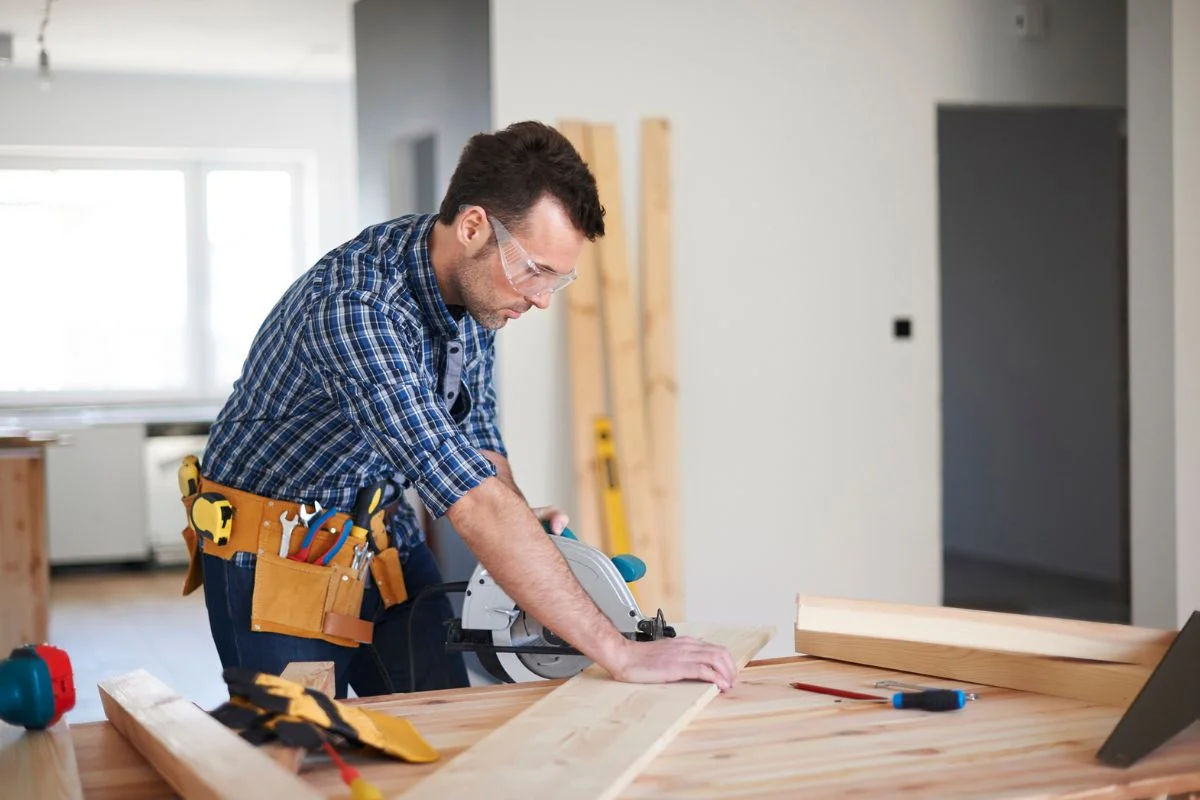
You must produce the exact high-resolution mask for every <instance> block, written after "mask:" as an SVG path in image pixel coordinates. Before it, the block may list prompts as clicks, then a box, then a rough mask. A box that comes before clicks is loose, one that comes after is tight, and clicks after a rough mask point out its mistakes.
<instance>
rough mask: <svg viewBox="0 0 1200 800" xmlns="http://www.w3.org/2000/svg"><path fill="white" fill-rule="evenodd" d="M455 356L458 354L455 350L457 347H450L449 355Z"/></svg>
mask: <svg viewBox="0 0 1200 800" xmlns="http://www.w3.org/2000/svg"><path fill="white" fill-rule="evenodd" d="M457 354H458V348H457V347H451V348H450V355H457Z"/></svg>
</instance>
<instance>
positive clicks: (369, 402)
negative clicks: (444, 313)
mask: <svg viewBox="0 0 1200 800" xmlns="http://www.w3.org/2000/svg"><path fill="white" fill-rule="evenodd" d="M300 346H301V347H302V348H304V350H305V351H306V356H307V358H308V363H309V364H310V366H311V368H312V369H313V370H314V371H315V373H316V374H317V376H318V377H319V379H320V380H321V382H322V384H323V385H324V387H325V390H326V391H327V392H328V393H329V396H330V397H332V398H333V399H334V400H335V401H336V402H337V403H338V405H339V407H340V409H341V410H342V412H343V413H344V414H345V415H346V416H347V417H348V418H349V419H350V420H351V422H352V423H353V424H354V425H355V426H356V428H357V429H358V431H359V432H360V433H361V434H362V436H363V437H364V438H365V439H366V440H367V442H369V443H370V445H371V447H373V448H374V449H375V450H376V452H378V453H379V454H381V455H382V456H384V457H386V458H387V459H388V460H389V462H390V463H391V464H392V465H393V466H394V467H395V468H396V470H397V471H398V472H399V473H400V474H402V475H403V476H404V477H405V478H407V479H408V480H409V481H410V482H411V483H412V484H413V486H414V487H415V488H416V490H417V493H418V495H419V496H420V497H421V500H422V501H423V502H424V503H425V505H426V507H427V508H428V509H429V511H430V513H431V514H433V515H434V516H435V517H442V516H444V515H445V513H446V512H447V511H448V510H449V509H450V507H451V506H452V505H454V504H455V503H456V502H458V500H459V499H460V498H461V497H462V496H463V495H465V494H466V493H467V492H469V491H470V490H471V489H473V488H474V487H475V486H478V485H479V484H480V483H482V482H483V481H484V480H485V479H487V478H489V477H491V476H493V475H495V474H496V469H495V466H494V465H493V464H492V463H491V462H490V461H488V459H486V458H485V457H484V456H483V455H482V454H481V453H480V452H479V449H478V445H476V444H475V443H473V441H472V440H471V438H470V437H468V436H467V435H466V434H464V433H463V431H461V430H460V429H459V428H458V427H457V426H456V425H455V424H454V421H453V420H452V419H451V418H450V416H449V414H448V413H447V412H446V410H445V408H444V406H443V405H442V403H441V402H440V399H439V397H438V396H437V394H436V393H435V391H434V389H433V387H432V386H427V385H425V384H424V382H422V381H421V380H420V374H419V371H418V369H417V367H416V363H417V362H416V358H415V356H414V354H413V352H412V351H411V350H410V347H411V346H412V345H411V344H410V342H409V337H407V336H406V335H405V329H404V324H403V322H402V321H401V320H400V319H399V318H398V317H397V316H396V315H395V312H394V311H393V310H392V309H390V308H389V307H388V306H387V304H385V303H384V302H383V301H382V300H381V299H380V298H379V297H378V296H376V295H373V294H371V293H369V292H363V291H344V292H339V293H336V294H332V295H328V296H325V297H322V298H321V299H320V300H319V301H318V302H317V304H316V306H315V308H314V309H313V313H312V315H311V316H310V317H309V319H308V321H307V323H306V324H305V325H304V328H303V333H302V342H301V345H300Z"/></svg>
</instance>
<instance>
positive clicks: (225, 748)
mask: <svg viewBox="0 0 1200 800" xmlns="http://www.w3.org/2000/svg"><path fill="white" fill-rule="evenodd" d="M98 688H99V689H100V701H101V703H102V704H103V706H104V714H105V716H107V717H108V720H109V722H111V723H112V725H113V727H114V728H116V729H117V730H118V731H120V733H121V735H122V736H124V737H125V738H126V739H127V740H128V741H129V743H130V744H132V745H133V746H134V748H136V749H137V751H138V752H139V753H141V754H142V757H143V758H145V759H146V760H147V761H149V762H150V764H151V765H152V766H153V767H154V768H155V769H156V770H157V771H158V773H159V774H160V775H162V777H163V779H164V780H165V781H166V782H167V783H169V784H170V785H171V787H172V788H173V789H174V790H175V791H176V792H178V793H179V794H180V796H182V797H183V798H185V800H191V798H204V800H209V798H211V800H218V798H222V799H224V798H228V799H229V800H238V799H239V798H246V800H251V798H263V797H267V798H284V797H287V798H312V799H313V800H316V799H317V798H322V797H324V794H323V793H321V792H318V791H316V790H315V789H314V788H312V787H311V786H309V785H308V784H307V783H305V782H304V781H303V780H301V779H300V778H299V777H298V776H296V775H293V774H292V773H291V772H289V771H288V770H287V769H286V768H284V767H282V766H280V765H279V764H277V763H276V762H274V761H272V760H271V757H270V756H268V755H267V754H266V753H264V752H263V751H262V750H260V749H259V748H257V747H255V746H254V745H252V744H250V743H249V742H247V741H246V740H244V739H242V738H241V737H240V736H238V735H237V733H236V732H234V731H232V730H230V729H229V728H227V727H225V726H224V725H222V724H221V723H220V722H218V721H217V720H215V719H213V718H212V716H210V715H209V714H207V713H206V712H204V711H203V710H202V709H200V708H198V707H197V706H195V705H194V704H192V703H191V702H189V701H187V700H185V699H183V698H182V697H180V696H179V695H177V694H175V693H174V692H173V691H171V689H170V688H169V687H167V686H166V685H165V684H163V683H162V682H161V681H159V680H158V679H157V678H155V677H154V676H152V675H150V674H149V673H148V672H146V671H145V670H135V671H133V672H130V673H126V674H124V675H120V676H117V677H115V678H111V679H109V680H105V681H102V682H101V683H100V684H99V687H98Z"/></svg>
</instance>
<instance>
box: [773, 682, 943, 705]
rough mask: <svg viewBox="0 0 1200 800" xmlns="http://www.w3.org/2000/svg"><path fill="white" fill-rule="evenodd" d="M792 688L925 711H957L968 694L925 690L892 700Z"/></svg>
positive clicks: (811, 686) (799, 686)
mask: <svg viewBox="0 0 1200 800" xmlns="http://www.w3.org/2000/svg"><path fill="white" fill-rule="evenodd" d="M792 687H793V688H795V689H800V690H802V691H806V692H816V693H817V694H828V695H833V696H834V697H845V698H847V699H849V700H870V701H873V702H877V703H890V704H891V706H892V707H893V708H917V709H921V710H923V711H957V710H958V709H960V708H963V707H964V706H966V704H967V693H966V692H964V691H961V690H959V689H923V690H921V691H919V692H896V693H895V694H893V695H892V696H891V697H890V698H889V697H880V696H879V695H874V694H863V693H862V692H850V691H846V690H844V689H831V688H830V687H828V686H817V685H816V684H812V683H793V684H792Z"/></svg>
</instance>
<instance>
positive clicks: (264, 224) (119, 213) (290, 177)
mask: <svg viewBox="0 0 1200 800" xmlns="http://www.w3.org/2000/svg"><path fill="white" fill-rule="evenodd" d="M300 174H301V173H300V170H299V168H298V167H295V166H293V165H288V164H270V165H261V164H256V165H245V164H217V163H206V162H202V161H191V162H178V163H155V162H145V163H139V162H134V161H130V162H121V163H112V162H108V163H106V162H102V161H88V160H80V159H71V160H66V159H64V160H61V161H59V160H52V159H37V160H32V159H25V160H17V159H3V158H0V296H3V297H4V298H5V302H4V303H3V313H0V404H4V405H32V404H41V403H64V402H104V401H106V400H122V401H135V402H136V401H154V400H160V399H189V400H190V399H195V400H219V399H222V398H223V397H224V396H225V395H227V394H228V392H229V389H230V388H231V386H232V383H233V381H234V380H235V379H236V378H237V376H238V374H239V372H240V370H241V367H242V364H243V362H244V360H245V357H246V353H247V350H248V348H249V346H250V343H251V341H252V339H253V337H254V335H255V334H256V333H257V331H258V328H259V326H260V325H261V323H262V321H263V319H264V318H265V317H266V315H267V313H268V312H269V310H270V308H271V307H272V305H273V304H274V303H275V302H276V301H277V300H278V298H279V296H280V295H281V294H282V293H283V291H285V290H286V288H287V287H288V285H289V284H290V283H291V282H292V281H294V280H295V279H296V277H297V276H298V275H299V274H300V273H301V272H303V271H304V269H305V268H306V266H307V265H304V264H301V263H299V260H298V254H299V253H300V252H302V251H303V246H302V241H303V240H302V238H301V228H300V225H301V223H300V221H301V220H302V219H303V218H304V214H303V209H302V208H301V207H300V202H301V200H300V198H302V197H303V192H302V191H301V188H302V187H301V186H300V185H299V176H300Z"/></svg>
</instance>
